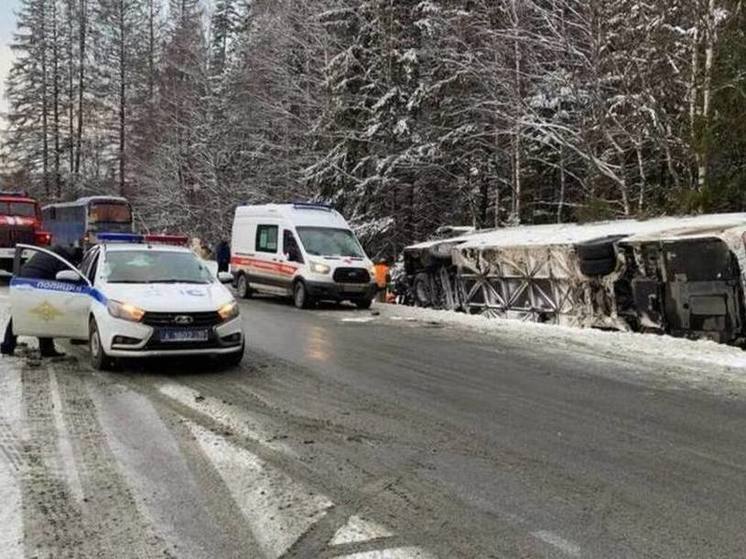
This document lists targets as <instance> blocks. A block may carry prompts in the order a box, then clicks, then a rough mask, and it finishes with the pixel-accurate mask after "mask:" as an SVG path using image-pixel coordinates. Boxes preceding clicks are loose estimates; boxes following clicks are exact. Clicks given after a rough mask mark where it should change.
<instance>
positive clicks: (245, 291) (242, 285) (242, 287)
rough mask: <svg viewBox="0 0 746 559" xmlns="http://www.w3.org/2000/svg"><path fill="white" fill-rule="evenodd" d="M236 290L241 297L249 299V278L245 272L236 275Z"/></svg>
mask: <svg viewBox="0 0 746 559" xmlns="http://www.w3.org/2000/svg"><path fill="white" fill-rule="evenodd" d="M236 292H237V293H238V296H239V298H241V299H249V298H250V297H251V288H250V287H249V279H248V278H247V277H246V275H245V274H241V275H240V276H238V281H237V282H236Z"/></svg>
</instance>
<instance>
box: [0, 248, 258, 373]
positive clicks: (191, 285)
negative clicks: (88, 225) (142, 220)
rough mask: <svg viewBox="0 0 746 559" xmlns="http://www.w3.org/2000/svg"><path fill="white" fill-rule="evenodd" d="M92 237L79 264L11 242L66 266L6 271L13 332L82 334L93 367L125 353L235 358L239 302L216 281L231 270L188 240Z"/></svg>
mask: <svg viewBox="0 0 746 559" xmlns="http://www.w3.org/2000/svg"><path fill="white" fill-rule="evenodd" d="M162 239H163V238H162V237H159V238H158V239H157V240H162ZM99 241H100V243H101V244H99V245H97V246H95V247H93V248H92V249H90V250H89V251H88V252H87V253H86V255H85V257H84V259H83V262H82V264H81V266H80V268H79V269H77V268H75V267H74V266H73V265H72V264H70V263H69V262H67V261H65V260H64V259H62V258H60V257H59V256H57V255H56V254H54V253H51V252H49V251H47V250H45V249H43V248H39V247H33V246H27V245H19V246H18V252H19V254H20V253H21V251H26V254H25V255H26V256H33V253H34V252H35V251H42V252H46V253H47V254H51V255H53V256H54V257H55V258H58V259H60V260H62V261H63V262H64V263H65V268H66V269H65V270H64V271H61V272H59V273H57V277H56V279H55V280H53V281H50V280H39V279H34V278H21V277H14V278H13V280H12V281H11V284H10V304H11V305H10V306H11V314H12V318H13V329H14V332H15V333H16V334H17V335H26V336H39V337H51V338H67V339H77V340H88V342H89V344H90V352H91V362H92V364H93V366H94V367H96V368H97V369H106V368H107V367H109V366H111V364H112V363H113V361H114V360H115V359H117V358H128V357H161V356H177V355H179V356H184V355H186V356H189V355H211V356H216V357H217V358H218V359H219V360H220V361H221V362H223V363H224V364H225V365H237V364H238V363H240V361H241V359H242V357H243V353H244V344H245V342H244V333H243V329H242V326H241V319H240V318H239V308H238V304H237V303H236V301H235V299H234V298H233V295H232V294H231V292H230V291H229V290H228V289H227V288H226V287H225V286H224V285H223V283H229V282H231V281H232V276H231V275H230V274H218V276H216V275H215V273H214V272H213V271H211V270H209V269H208V267H207V266H206V265H205V263H204V262H203V261H202V260H200V259H198V258H197V257H196V256H195V255H194V253H192V252H191V251H190V250H189V249H188V248H186V247H182V246H169V245H167V244H157V243H156V242H154V238H152V237H148V236H145V237H141V236H139V235H130V234H108V235H107V234H101V235H99ZM29 252H31V253H32V254H30V255H29V254H28V253H29Z"/></svg>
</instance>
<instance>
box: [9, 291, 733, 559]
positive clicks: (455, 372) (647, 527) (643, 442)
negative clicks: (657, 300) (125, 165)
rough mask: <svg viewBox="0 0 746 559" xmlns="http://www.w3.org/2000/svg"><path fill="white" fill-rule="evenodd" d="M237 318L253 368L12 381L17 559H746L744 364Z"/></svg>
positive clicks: (544, 336)
mask: <svg viewBox="0 0 746 559" xmlns="http://www.w3.org/2000/svg"><path fill="white" fill-rule="evenodd" d="M6 295H7V290H5V289H0V308H4V307H5V305H7V300H6V298H5V296H6ZM242 312H243V316H244V320H245V322H246V327H247V331H248V333H249V337H250V348H249V351H248V353H247V357H246V359H245V360H244V363H243V365H242V367H241V368H240V369H236V370H229V371H214V370H210V369H211V366H210V365H209V364H205V363H193V364H192V363H190V364H180V365H178V366H177V365H174V366H171V367H164V366H163V365H159V364H153V363H145V364H140V365H138V366H136V367H129V368H125V369H124V370H120V371H118V372H115V373H107V374H98V373H94V372H92V371H91V370H90V369H89V368H88V366H87V364H86V362H85V353H84V352H83V351H81V350H80V349H77V348H69V347H68V348H66V349H67V350H68V351H71V352H72V354H73V357H72V358H71V359H64V360H61V361H57V362H55V363H44V364H42V365H41V366H38V363H37V362H36V361H34V360H33V359H29V358H27V357H23V356H22V357H17V358H13V359H2V360H1V361H0V372H1V374H0V526H3V529H2V531H0V556H1V557H3V558H5V557H9V558H15V557H19V558H20V557H60V556H76V557H179V558H181V557H185V558H192V557H193V558H218V557H231V558H232V557H259V558H262V557H266V558H275V557H288V558H289V557H302V558H306V557H308V558H315V557H353V558H355V559H367V558H399V557H401V558H414V557H420V558H429V557H443V558H453V557H521V558H526V557H557V558H566V557H568V558H573V557H592V558H596V557H604V558H606V557H672V558H684V557H692V558H702V557H718V558H720V557H743V556H745V555H746V532H745V531H744V530H743V526H744V519H745V518H746V467H745V466H744V464H746V437H745V436H744V432H746V388H745V386H746V384H744V382H742V380H741V379H742V376H741V374H743V376H744V378H746V367H742V366H741V365H742V360H741V354H740V353H739V352H737V351H735V350H730V349H723V350H722V351H720V350H719V349H718V348H714V349H713V347H712V346H710V345H709V344H704V345H698V344H692V343H689V342H673V341H671V342H670V343H669V341H667V340H661V339H656V340H654V341H651V342H650V343H648V342H644V341H643V342H640V341H639V340H638V339H637V338H635V340H636V341H635V343H634V344H632V346H631V347H633V349H630V348H629V347H627V346H625V343H624V340H625V339H626V338H624V337H622V338H621V342H620V338H619V335H606V334H602V335H599V334H597V333H590V334H583V335H581V336H575V335H573V334H567V335H566V336H565V337H563V336H564V334H562V333H557V332H556V331H552V332H551V333H549V332H545V331H543V330H542V329H537V328H533V327H524V326H520V327H513V326H510V327H506V328H496V329H495V330H494V331H481V330H480V329H479V328H472V327H471V326H470V325H469V324H467V323H465V324H451V323H449V321H448V320H441V319H440V316H439V315H430V314H427V313H419V312H416V311H408V310H401V309H395V308H386V309H384V310H383V312H382V314H381V315H380V316H374V315H372V314H370V313H361V312H356V311H351V310H339V309H335V308H333V307H329V308H324V309H321V310H318V311H313V312H300V311H296V310H295V309H293V308H292V307H290V306H288V305H286V304H283V303H278V302H273V301H249V302H246V303H245V304H243V305H242ZM599 336H600V337H599ZM656 344H659V345H657V346H656ZM656 348H659V349H656ZM666 348H668V351H666V350H665V349H666ZM671 348H673V349H671ZM710 354H712V355H710ZM701 355H705V356H706V358H700V357H701Z"/></svg>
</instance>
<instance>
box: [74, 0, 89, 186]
mask: <svg viewBox="0 0 746 559" xmlns="http://www.w3.org/2000/svg"><path fill="white" fill-rule="evenodd" d="M79 17H80V36H79V38H78V40H79V47H78V130H77V132H76V138H75V179H76V183H77V181H78V179H79V178H80V158H81V151H82V149H81V148H82V145H83V104H84V101H85V46H86V33H87V25H88V6H87V0H80V14H79Z"/></svg>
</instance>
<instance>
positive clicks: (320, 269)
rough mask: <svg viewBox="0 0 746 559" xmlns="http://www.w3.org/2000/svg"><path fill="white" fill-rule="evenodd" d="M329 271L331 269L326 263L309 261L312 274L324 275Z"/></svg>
mask: <svg viewBox="0 0 746 559" xmlns="http://www.w3.org/2000/svg"><path fill="white" fill-rule="evenodd" d="M331 271H332V269H331V268H330V267H329V266H327V265H326V264H321V263H320V262H311V272H313V273H314V274H321V275H326V274H328V273H329V272H331Z"/></svg>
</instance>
